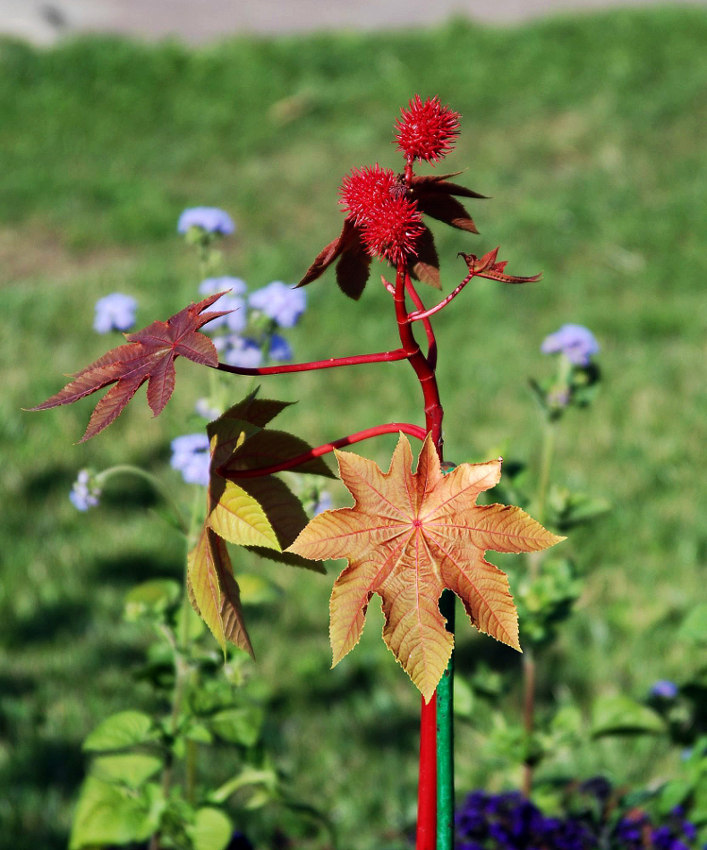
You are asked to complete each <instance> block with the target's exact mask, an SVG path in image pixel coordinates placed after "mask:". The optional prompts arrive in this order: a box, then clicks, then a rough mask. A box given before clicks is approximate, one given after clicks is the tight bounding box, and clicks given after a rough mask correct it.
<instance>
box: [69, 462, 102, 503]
mask: <svg viewBox="0 0 707 850" xmlns="http://www.w3.org/2000/svg"><path fill="white" fill-rule="evenodd" d="M100 495H101V490H100V487H98V485H97V484H96V483H95V481H93V480H92V477H91V473H90V472H89V471H88V470H87V469H82V470H81V471H80V472H79V474H78V477H77V478H76V481H74V486H73V487H72V488H71V492H70V493H69V499H71V504H72V505H73V506H74V507H75V508H76V510H78V511H87V510H88V509H89V508H95V507H96V506H97V505H98V500H99V498H100Z"/></svg>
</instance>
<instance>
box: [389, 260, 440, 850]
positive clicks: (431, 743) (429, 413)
mask: <svg viewBox="0 0 707 850" xmlns="http://www.w3.org/2000/svg"><path fill="white" fill-rule="evenodd" d="M406 292H407V293H408V294H410V296H411V298H412V300H413V301H414V302H415V306H416V307H417V308H418V310H419V309H420V308H421V301H420V298H419V295H418V294H417V292H416V291H415V288H414V286H413V284H412V281H411V280H410V274H409V272H408V270H407V263H406V262H405V261H403V262H401V263H399V264H398V270H397V274H396V280H395V295H394V299H393V300H394V303H395V315H396V319H397V322H398V332H399V334H400V341H401V343H402V345H403V348H404V349H405V351H407V352H408V360H409V361H410V365H411V366H412V368H413V369H414V370H415V374H416V375H417V378H418V380H419V382H420V388H421V389H422V395H423V399H424V402H425V424H426V427H427V431H428V432H429V433H430V434H431V435H432V440H433V442H434V444H435V447H436V449H437V453H438V455H439V459H440V461H442V460H443V457H442V417H443V415H444V411H443V409H442V403H441V401H440V398H439V389H438V387H437V378H436V375H435V368H434V367H435V362H436V352H437V345H436V341H435V337H434V333H433V331H432V327H431V325H430V324H429V322H425V323H424V325H425V332H426V335H427V340H428V343H429V353H428V356H427V357H425V356H424V355H423V353H422V351H421V350H420V346H419V345H418V344H417V342H416V340H415V337H414V334H413V332H412V327H411V322H410V317H409V315H408V311H407V307H406V304H405V293H406ZM413 293H414V295H413ZM437 818H438V812H437V693H436V692H435V694H434V695H433V696H432V699H431V700H430V701H429V703H426V702H425V700H424V699H423V700H422V702H421V709H420V763H419V778H418V787H417V833H416V840H415V847H416V850H435V848H436V847H437Z"/></svg>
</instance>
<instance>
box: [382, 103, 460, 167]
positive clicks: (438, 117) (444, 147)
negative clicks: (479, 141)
mask: <svg viewBox="0 0 707 850" xmlns="http://www.w3.org/2000/svg"><path fill="white" fill-rule="evenodd" d="M400 112H401V117H400V118H399V119H398V120H397V121H396V123H395V129H396V131H397V132H396V134H395V140H396V142H397V143H398V145H397V147H398V150H399V151H402V152H403V154H404V155H405V158H406V160H407V161H408V162H412V161H413V160H416V159H417V160H425V161H426V162H435V161H436V160H438V159H441V158H442V157H443V156H446V155H447V154H448V153H449V151H451V150H452V148H453V147H454V140H455V138H456V136H457V135H459V117H460V116H459V113H458V112H454V111H453V110H452V109H450V108H449V107H448V106H442V104H441V103H440V102H439V98H438V97H433V98H429V97H428V98H427V100H425V101H424V102H423V100H422V98H421V97H420V95H419V94H416V95H415V97H414V98H413V99H412V100H411V101H410V103H409V104H408V108H407V109H405V108H403V109H401V110H400Z"/></svg>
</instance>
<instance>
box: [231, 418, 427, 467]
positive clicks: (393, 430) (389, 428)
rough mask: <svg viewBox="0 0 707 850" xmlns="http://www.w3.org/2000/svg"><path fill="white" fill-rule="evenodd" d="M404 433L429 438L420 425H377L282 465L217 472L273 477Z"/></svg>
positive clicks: (401, 423)
mask: <svg viewBox="0 0 707 850" xmlns="http://www.w3.org/2000/svg"><path fill="white" fill-rule="evenodd" d="M400 431H402V432H403V433H404V434H410V436H411V437H417V439H418V440H420V441H422V440H424V439H425V437H426V436H427V431H425V429H424V428H420V426H419V425H412V424H410V423H409V422H389V423H387V424H385V425H376V426H375V427H373V428H365V429H364V430H363V431H356V433H355V434H348V435H347V436H346V437H340V438H339V439H338V440H333V441H332V442H331V443H323V444H322V445H321V446H317V447H316V448H313V449H309V451H306V452H303V453H302V454H300V455H296V456H295V457H291V458H288V460H285V461H282V462H281V463H274V464H271V465H270V466H261V467H259V468H258V469H239V470H234V471H233V472H229V471H228V470H226V469H223V471H222V470H221V469H219V470H217V472H218V473H219V475H221V476H222V477H223V478H228V479H232V480H234V481H235V480H238V479H239V478H257V477H258V476H260V475H272V474H273V473H275V472H284V471H285V470H287V469H293V468H294V467H295V466H300V465H301V464H303V463H306V462H307V461H308V460H313V459H314V458H315V457H321V456H322V455H325V454H327V453H328V452H331V451H333V450H334V449H340V448H341V447H342V446H350V445H352V444H353V443H360V442H361V440H368V439H369V438H370V437H379V436H380V435H381V434H397V433H399V432H400Z"/></svg>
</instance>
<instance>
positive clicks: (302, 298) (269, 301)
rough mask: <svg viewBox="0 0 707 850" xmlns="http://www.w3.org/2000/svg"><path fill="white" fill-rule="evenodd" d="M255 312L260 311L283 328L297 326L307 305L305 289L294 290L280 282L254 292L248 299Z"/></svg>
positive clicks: (277, 281)
mask: <svg viewBox="0 0 707 850" xmlns="http://www.w3.org/2000/svg"><path fill="white" fill-rule="evenodd" d="M248 302H249V304H250V306H251V307H252V308H253V309H254V310H260V311H261V312H262V313H264V314H265V315H266V316H267V317H268V318H269V319H272V320H273V321H274V322H276V323H277V324H278V325H279V326H280V327H281V328H291V327H293V326H294V325H296V324H297V322H298V321H299V319H300V316H301V315H302V313H304V310H305V307H306V305H307V296H306V295H305V292H304V290H303V289H293V288H292V287H291V286H287V285H286V284H284V283H282V282H281V281H279V280H276V281H273V282H272V283H269V284H268V285H267V286H264V287H263V288H262V289H258V290H256V291H255V292H253V293H252V294H251V296H250V298H249V299H248Z"/></svg>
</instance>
